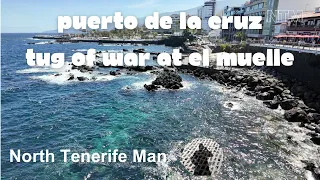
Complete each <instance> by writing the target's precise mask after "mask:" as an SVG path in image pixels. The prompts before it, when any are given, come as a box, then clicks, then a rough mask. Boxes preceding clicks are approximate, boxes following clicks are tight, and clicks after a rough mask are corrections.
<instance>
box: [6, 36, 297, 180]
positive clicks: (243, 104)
mask: <svg viewBox="0 0 320 180" xmlns="http://www.w3.org/2000/svg"><path fill="white" fill-rule="evenodd" d="M30 37H32V34H2V57H1V59H2V62H1V65H2V79H1V80H2V89H1V95H2V102H1V103H2V109H1V116H2V124H1V125H2V129H1V133H2V139H1V140H2V144H1V147H2V152H1V157H2V179H41V180H42V179H83V177H84V176H88V175H90V179H165V178H170V177H171V178H172V179H177V178H178V177H179V178H182V179H188V178H190V177H189V175H188V173H187V172H186V171H185V170H184V168H183V166H182V165H181V163H180V162H179V153H180V149H181V148H182V147H183V146H184V145H185V144H186V143H187V142H189V141H190V140H191V139H193V138H198V137H207V138H212V139H215V140H216V141H217V142H218V143H219V144H220V145H221V147H222V148H223V151H224V155H225V157H226V159H225V161H224V165H223V167H222V169H221V174H220V175H219V176H218V177H217V179H241V178H242V179H259V178H262V179H286V178H288V179H292V178H296V177H298V176H300V175H299V174H300V172H299V171H298V172H297V173H296V172H294V171H293V168H292V167H291V166H289V165H288V164H286V159H285V157H284V156H283V155H282V154H285V152H286V151H284V150H283V148H282V144H281V139H277V138H274V137H273V136H270V134H268V133H267V132H264V131H263V129H262V128H263V127H265V126H266V122H267V121H268V120H266V116H268V117H269V119H270V117H271V119H273V120H274V121H282V120H281V119H280V117H281V116H280V115H279V114H278V113H275V112H273V111H271V110H269V109H266V108H264V107H263V105H261V103H260V102H258V101H256V100H254V99H250V98H249V99H247V97H244V96H243V95H241V94H235V93H230V92H229V93H228V92H226V91H224V90H223V88H222V87H221V86H220V85H218V84H216V83H214V82H208V81H200V80H198V79H195V78H194V77H192V76H189V75H182V77H183V80H184V85H185V88H184V89H182V90H178V91H167V90H161V91H158V92H147V91H145V90H144V89H143V84H144V83H146V82H150V81H151V80H152V79H153V78H154V76H153V75H152V74H149V73H140V74H136V75H130V76H129V75H123V76H120V77H118V78H115V79H111V80H104V81H95V82H71V83H62V84H61V83H54V82H55V81H54V80H52V79H49V78H43V77H48V75H49V74H51V73H50V72H40V70H39V69H36V70H34V69H32V68H30V67H28V66H27V64H26V60H25V57H24V54H25V52H26V49H27V48H33V49H34V51H35V52H51V53H53V52H64V53H66V54H67V56H71V55H72V53H74V51H73V50H81V49H89V48H95V49H97V50H121V49H123V48H126V49H129V50H132V49H135V48H137V47H136V46H131V45H124V46H119V45H109V46H99V45H97V44H93V43H92V44H90V43H79V44H42V43H40V44H35V45H27V43H28V42H42V41H39V40H38V41H36V40H32V39H29V38H30ZM139 48H145V49H146V50H147V51H158V52H162V51H167V52H171V51H172V49H171V48H169V47H164V46H142V47H139ZM100 71H102V72H108V71H110V69H108V68H107V69H101V70H100ZM125 87H129V88H130V89H129V90H126V88H125ZM230 101H232V102H234V103H235V105H236V106H235V107H234V108H233V109H229V108H227V107H226V106H224V104H225V103H226V102H230ZM115 148H117V149H119V150H120V151H121V152H126V153H128V155H129V156H130V155H131V154H132V150H133V149H146V150H147V151H149V152H163V153H166V154H167V155H168V158H169V162H167V163H132V162H130V161H128V162H126V163H105V164H101V163H100V164H94V163H87V164H72V163H64V162H62V159H63V158H62V154H61V153H58V152H59V150H60V149H71V150H72V152H91V153H93V152H105V151H107V150H108V149H115ZM10 149H21V150H22V151H24V152H38V151H40V150H43V149H49V150H50V151H51V152H54V153H55V155H56V158H55V159H56V162H55V163H10V162H9V150H10ZM129 159H130V158H129Z"/></svg>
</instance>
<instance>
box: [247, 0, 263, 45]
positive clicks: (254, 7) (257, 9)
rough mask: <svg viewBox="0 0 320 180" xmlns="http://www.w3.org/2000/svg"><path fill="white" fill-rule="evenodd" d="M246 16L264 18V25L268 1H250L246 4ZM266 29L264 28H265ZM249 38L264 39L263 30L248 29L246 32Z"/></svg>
mask: <svg viewBox="0 0 320 180" xmlns="http://www.w3.org/2000/svg"><path fill="white" fill-rule="evenodd" d="M244 10H245V12H244V15H245V16H262V18H263V20H262V22H261V23H262V24H263V25H264V19H265V13H266V10H267V0H250V1H248V2H246V3H245V4H244ZM263 27H264V26H263ZM246 35H247V37H248V38H255V39H256V38H263V37H264V36H263V29H248V30H247V31H246Z"/></svg>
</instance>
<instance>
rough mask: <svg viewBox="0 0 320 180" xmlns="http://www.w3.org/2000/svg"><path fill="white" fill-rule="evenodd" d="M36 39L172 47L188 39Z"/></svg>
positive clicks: (181, 37) (52, 37)
mask: <svg viewBox="0 0 320 180" xmlns="http://www.w3.org/2000/svg"><path fill="white" fill-rule="evenodd" d="M33 38H34V39H53V40H56V41H57V42H61V43H63V42H71V43H79V42H89V43H98V44H145V45H148V44H153V45H166V46H171V47H180V46H183V45H184V42H185V41H186V40H187V38H186V37H183V36H170V37H168V38H165V39H157V40H153V39H103V38H70V37H64V36H34V37H33Z"/></svg>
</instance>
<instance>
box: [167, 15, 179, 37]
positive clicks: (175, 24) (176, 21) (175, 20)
mask: <svg viewBox="0 0 320 180" xmlns="http://www.w3.org/2000/svg"><path fill="white" fill-rule="evenodd" d="M170 17H171V18H172V25H171V31H172V34H176V35H181V32H182V30H180V15H179V14H172V15H171V16H170Z"/></svg>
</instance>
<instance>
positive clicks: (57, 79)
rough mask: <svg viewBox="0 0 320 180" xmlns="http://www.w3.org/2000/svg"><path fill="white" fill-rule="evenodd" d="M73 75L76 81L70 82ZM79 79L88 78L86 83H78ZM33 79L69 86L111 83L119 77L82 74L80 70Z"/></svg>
mask: <svg viewBox="0 0 320 180" xmlns="http://www.w3.org/2000/svg"><path fill="white" fill-rule="evenodd" d="M71 74H73V76H74V79H73V80H68V79H69V78H70V75H71ZM78 77H84V78H86V80H85V81H78V79H77V78H78ZM30 78H31V79H36V80H41V81H45V82H47V83H50V84H58V85H63V84H69V83H72V82H93V81H111V80H113V79H115V78H117V77H115V76H111V75H103V74H102V75H101V74H89V73H81V72H80V71H78V70H73V71H70V72H66V73H61V74H59V75H56V74H49V75H41V76H31V77H30Z"/></svg>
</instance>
